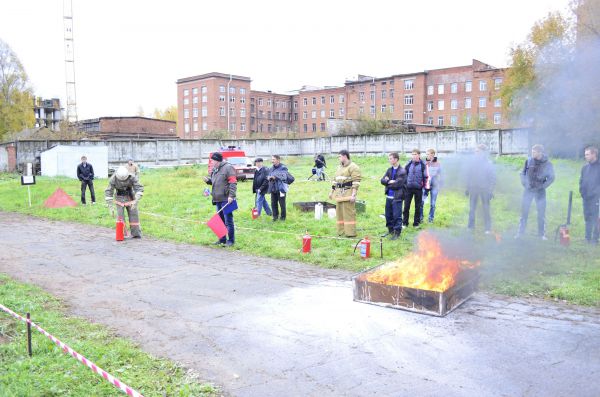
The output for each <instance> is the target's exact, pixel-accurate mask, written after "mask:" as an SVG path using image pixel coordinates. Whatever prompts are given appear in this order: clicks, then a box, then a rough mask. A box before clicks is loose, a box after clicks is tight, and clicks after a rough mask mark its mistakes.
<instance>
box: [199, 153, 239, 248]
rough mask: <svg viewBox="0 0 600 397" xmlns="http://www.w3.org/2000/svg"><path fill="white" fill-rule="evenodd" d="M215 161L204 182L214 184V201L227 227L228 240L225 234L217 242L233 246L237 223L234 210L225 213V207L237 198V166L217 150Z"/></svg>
mask: <svg viewBox="0 0 600 397" xmlns="http://www.w3.org/2000/svg"><path fill="white" fill-rule="evenodd" d="M210 159H211V160H212V162H213V168H212V172H211V174H210V176H209V177H208V176H205V177H204V182H206V183H207V184H209V185H212V192H211V195H212V202H213V204H214V205H216V206H217V211H218V212H219V216H220V217H221V220H223V223H224V224H225V226H226V227H227V235H228V237H229V239H228V240H227V239H226V238H225V236H223V238H221V239H220V240H219V241H217V242H216V243H215V244H218V245H227V246H232V245H233V244H234V243H235V225H234V224H233V212H229V213H228V214H224V213H223V211H221V210H222V209H223V207H225V206H226V205H228V204H231V203H232V202H233V200H235V194H236V191H237V179H236V177H235V168H233V166H232V165H231V164H229V163H228V162H227V161H224V160H223V155H222V154H221V153H219V152H215V153H213V154H212V155H211V156H210Z"/></svg>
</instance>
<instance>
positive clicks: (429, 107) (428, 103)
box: [427, 101, 433, 112]
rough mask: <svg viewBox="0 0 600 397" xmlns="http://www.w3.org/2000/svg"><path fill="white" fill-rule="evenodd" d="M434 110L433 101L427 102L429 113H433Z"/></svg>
mask: <svg viewBox="0 0 600 397" xmlns="http://www.w3.org/2000/svg"><path fill="white" fill-rule="evenodd" d="M432 110H433V101H427V111H428V112H431V111H432Z"/></svg>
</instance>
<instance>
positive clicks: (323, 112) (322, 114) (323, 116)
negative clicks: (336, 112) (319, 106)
mask: <svg viewBox="0 0 600 397" xmlns="http://www.w3.org/2000/svg"><path fill="white" fill-rule="evenodd" d="M321 118H325V110H321Z"/></svg>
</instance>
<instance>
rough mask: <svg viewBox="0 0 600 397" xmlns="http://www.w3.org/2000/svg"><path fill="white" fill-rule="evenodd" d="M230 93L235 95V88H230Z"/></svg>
mask: <svg viewBox="0 0 600 397" xmlns="http://www.w3.org/2000/svg"><path fill="white" fill-rule="evenodd" d="M229 93H230V94H235V87H233V86H231V87H229Z"/></svg>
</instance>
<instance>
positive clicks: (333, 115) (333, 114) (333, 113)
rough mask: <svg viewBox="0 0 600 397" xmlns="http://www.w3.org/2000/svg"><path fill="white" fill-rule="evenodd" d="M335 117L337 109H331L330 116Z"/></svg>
mask: <svg viewBox="0 0 600 397" xmlns="http://www.w3.org/2000/svg"><path fill="white" fill-rule="evenodd" d="M334 117H335V110H333V109H329V118H334Z"/></svg>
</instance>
